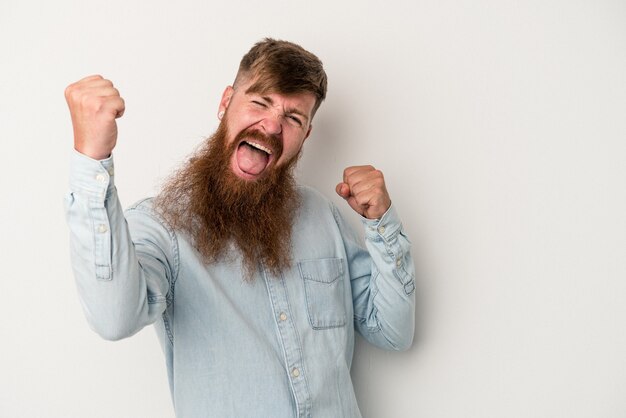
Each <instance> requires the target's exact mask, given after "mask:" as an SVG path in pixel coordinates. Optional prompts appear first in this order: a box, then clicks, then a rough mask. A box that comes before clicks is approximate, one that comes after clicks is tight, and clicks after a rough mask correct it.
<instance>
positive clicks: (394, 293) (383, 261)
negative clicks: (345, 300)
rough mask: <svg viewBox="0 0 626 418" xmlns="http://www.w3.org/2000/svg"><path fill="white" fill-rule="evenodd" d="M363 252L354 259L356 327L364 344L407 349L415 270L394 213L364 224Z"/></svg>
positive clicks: (411, 330)
mask: <svg viewBox="0 0 626 418" xmlns="http://www.w3.org/2000/svg"><path fill="white" fill-rule="evenodd" d="M363 222H364V225H365V238H366V239H365V245H366V248H367V251H366V252H365V251H363V252H362V253H360V254H359V255H353V258H354V260H353V262H352V263H351V264H352V266H354V270H355V271H354V273H355V274H354V276H353V277H354V278H353V280H352V290H353V300H354V308H355V325H356V326H357V328H358V329H359V331H360V333H361V334H362V335H363V337H364V338H366V339H367V340H368V341H369V342H371V343H373V344H375V345H377V346H379V347H381V348H386V349H393V350H405V349H408V348H409V347H410V346H411V343H412V341H413V334H414V329H415V281H414V278H415V271H414V269H415V268H414V265H413V259H412V257H411V253H410V242H409V241H408V239H407V237H406V235H405V234H404V231H403V230H402V224H401V223H400V220H399V219H398V216H397V214H396V213H395V209H394V208H393V207H391V208H390V209H389V210H388V211H387V212H386V213H385V215H383V216H382V217H381V219H380V220H364V221H363Z"/></svg>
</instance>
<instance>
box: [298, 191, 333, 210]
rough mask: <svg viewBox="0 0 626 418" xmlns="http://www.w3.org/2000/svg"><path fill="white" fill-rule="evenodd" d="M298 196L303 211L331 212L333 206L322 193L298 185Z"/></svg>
mask: <svg viewBox="0 0 626 418" xmlns="http://www.w3.org/2000/svg"><path fill="white" fill-rule="evenodd" d="M298 194H299V195H300V199H301V202H302V209H304V210H329V211H333V209H334V206H335V205H334V204H333V203H332V202H331V201H330V199H328V197H326V196H325V195H324V194H323V193H321V192H319V191H318V190H316V189H314V188H312V187H310V186H304V185H298Z"/></svg>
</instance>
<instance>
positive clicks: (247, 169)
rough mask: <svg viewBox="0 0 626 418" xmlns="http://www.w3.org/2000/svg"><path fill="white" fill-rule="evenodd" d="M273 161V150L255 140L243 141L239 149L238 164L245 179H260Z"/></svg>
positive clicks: (237, 154)
mask: <svg viewBox="0 0 626 418" xmlns="http://www.w3.org/2000/svg"><path fill="white" fill-rule="evenodd" d="M271 160H272V150H271V149H269V148H268V147H266V146H264V145H262V144H260V143H259V142H257V141H255V140H244V141H241V143H240V144H239V146H238V147H237V152H236V162H237V166H238V167H239V170H241V171H242V173H243V174H244V177H248V178H256V177H258V176H259V175H260V174H261V173H263V171H265V169H266V168H267V166H268V165H269V163H270V161H271Z"/></svg>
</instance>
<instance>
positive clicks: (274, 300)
mask: <svg viewBox="0 0 626 418" xmlns="http://www.w3.org/2000/svg"><path fill="white" fill-rule="evenodd" d="M264 273H265V274H264V275H263V276H264V280H265V284H266V287H267V290H268V292H269V296H270V302H271V305H272V309H273V311H274V315H275V316H274V318H275V320H276V325H277V328H278V337H279V341H280V343H281V345H282V349H283V356H284V357H283V358H284V361H285V367H286V370H285V371H286V372H287V373H288V376H289V380H290V382H291V388H292V394H293V397H294V400H295V403H296V406H297V409H298V416H299V417H306V416H308V413H309V411H310V408H311V406H310V405H311V395H310V391H309V388H308V384H307V382H306V379H305V378H304V370H303V369H302V361H303V358H302V347H301V344H300V337H299V335H298V331H297V329H296V326H295V324H294V323H293V315H292V314H291V313H290V312H291V311H290V306H289V296H288V293H287V288H286V284H285V280H284V278H283V277H271V276H269V274H268V272H267V271H264Z"/></svg>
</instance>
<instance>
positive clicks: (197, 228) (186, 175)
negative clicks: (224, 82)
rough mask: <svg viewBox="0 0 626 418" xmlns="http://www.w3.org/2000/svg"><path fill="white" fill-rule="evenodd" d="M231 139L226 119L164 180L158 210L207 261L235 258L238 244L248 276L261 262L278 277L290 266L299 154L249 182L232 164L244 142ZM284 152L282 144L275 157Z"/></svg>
mask: <svg viewBox="0 0 626 418" xmlns="http://www.w3.org/2000/svg"><path fill="white" fill-rule="evenodd" d="M242 134H243V135H242ZM240 135H242V136H245V132H242V133H241V134H240ZM257 135H259V134H258V133H257ZM238 137H239V136H238ZM227 138H228V132H227V130H226V118H224V119H222V122H221V123H220V126H219V128H218V129H217V131H216V132H215V134H213V136H212V137H211V138H210V139H209V140H208V141H207V143H206V144H205V145H204V146H203V147H202V148H200V150H199V151H198V152H196V153H195V155H194V156H192V158H191V159H190V160H189V161H188V162H187V163H186V164H185V165H184V166H183V167H182V168H180V169H179V170H178V171H176V172H175V173H174V174H173V175H172V176H171V177H170V179H169V180H168V181H167V182H166V183H165V185H164V187H163V189H162V191H161V193H159V195H158V196H157V197H156V199H155V209H156V211H157V213H159V214H160V215H161V216H162V217H163V219H164V220H165V221H166V223H167V224H168V225H169V226H170V227H172V228H173V229H174V230H177V231H180V232H183V233H184V234H186V235H187V236H188V237H189V238H190V239H191V242H192V244H193V245H194V247H195V248H196V249H197V251H198V252H199V253H200V255H201V256H202V258H203V260H204V261H205V263H206V264H210V263H215V262H217V261H221V260H225V261H232V259H233V258H235V257H236V255H237V254H232V253H229V252H228V249H230V248H231V246H232V245H234V246H235V247H236V248H237V249H238V250H239V252H240V254H241V258H242V261H241V262H242V267H243V271H244V278H245V279H246V280H251V279H252V278H253V276H254V272H255V271H256V270H257V269H258V268H259V267H261V266H262V267H264V268H266V269H268V270H269V271H270V272H271V273H272V274H274V275H280V273H281V272H282V271H284V270H285V269H287V268H289V267H290V266H291V233H292V227H293V222H294V217H295V214H296V212H297V209H298V207H299V205H300V200H299V197H298V193H297V187H296V182H295V179H294V175H293V169H294V167H295V165H296V162H297V160H298V159H299V156H300V154H298V155H296V156H295V157H293V158H292V159H291V160H289V161H287V162H286V163H285V164H283V165H281V166H280V167H276V166H273V167H267V168H266V170H270V171H269V172H268V173H266V175H265V176H263V177H262V178H260V179H258V180H255V181H247V180H244V179H241V178H239V177H237V176H236V175H235V174H234V173H233V172H232V170H231V168H230V159H231V157H232V155H233V153H234V152H236V150H237V145H238V144H239V142H240V141H239V140H237V139H236V140H234V141H233V142H232V143H231V144H230V145H229V144H228V142H227ZM268 140H269V141H275V139H273V138H268ZM280 153H281V148H280V147H278V152H277V155H276V160H278V157H280Z"/></svg>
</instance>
